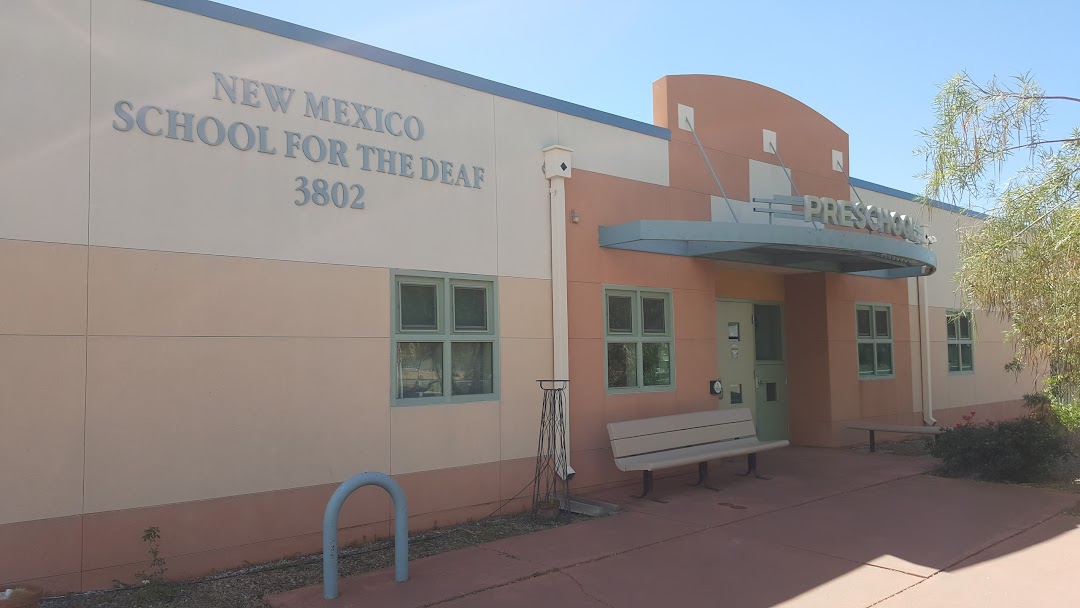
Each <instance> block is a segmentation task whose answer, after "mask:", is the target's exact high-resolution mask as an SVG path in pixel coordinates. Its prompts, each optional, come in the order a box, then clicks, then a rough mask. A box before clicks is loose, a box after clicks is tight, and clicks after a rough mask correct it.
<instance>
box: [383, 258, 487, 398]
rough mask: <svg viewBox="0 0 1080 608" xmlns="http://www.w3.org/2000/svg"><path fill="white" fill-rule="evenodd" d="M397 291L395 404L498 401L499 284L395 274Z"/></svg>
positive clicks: (462, 278) (394, 330)
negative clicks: (496, 311) (497, 286)
mask: <svg viewBox="0 0 1080 608" xmlns="http://www.w3.org/2000/svg"><path fill="white" fill-rule="evenodd" d="M393 290H394V291H393V323H394V326H393V334H394V339H393V346H392V348H393V353H394V364H393V365H394V370H393V401H394V403H395V404H396V405H412V404H423V403H447V402H466V401H483V400H491V399H496V398H498V378H497V374H496V369H495V368H496V360H497V356H498V355H497V352H496V350H497V344H498V336H497V333H496V324H495V321H496V319H495V313H494V311H495V282H494V281H492V280H487V279H477V278H472V277H456V276H442V275H436V274H423V275H418V276H412V275H397V274H395V276H394V280H393Z"/></svg>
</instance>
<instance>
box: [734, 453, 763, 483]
mask: <svg viewBox="0 0 1080 608" xmlns="http://www.w3.org/2000/svg"><path fill="white" fill-rule="evenodd" d="M750 473H753V474H754V477H757V478H758V479H769V478H768V477H765V476H764V475H762V474H761V473H758V470H757V454H747V455H746V472H745V473H736V475H739V476H741V477H746V476H747V475H749V474H750Z"/></svg>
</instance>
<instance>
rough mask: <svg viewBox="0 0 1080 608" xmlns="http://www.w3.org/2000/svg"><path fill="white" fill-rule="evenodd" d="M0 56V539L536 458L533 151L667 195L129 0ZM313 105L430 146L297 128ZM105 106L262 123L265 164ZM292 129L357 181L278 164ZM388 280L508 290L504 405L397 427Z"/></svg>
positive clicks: (475, 113)
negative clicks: (388, 121) (399, 276)
mask: <svg viewBox="0 0 1080 608" xmlns="http://www.w3.org/2000/svg"><path fill="white" fill-rule="evenodd" d="M44 34H47V35H44ZM0 57H2V58H3V59H4V70H3V71H2V72H0V73H2V74H3V79H4V80H3V82H2V83H0V84H2V85H3V87H4V88H5V90H19V91H20V96H19V97H18V98H12V100H11V101H12V103H13V104H15V105H13V106H12V107H11V108H10V109H9V111H6V112H4V113H3V114H0V121H2V127H3V130H4V132H5V137H6V139H7V140H8V141H9V142H18V144H19V145H8V146H5V147H4V148H3V150H0V179H3V180H4V182H5V183H6V184H8V190H7V194H6V195H5V196H4V198H3V204H0V284H3V285H5V289H4V290H2V291H0V360H2V361H3V362H4V365H3V366H2V371H0V374H2V375H3V378H2V382H0V404H2V405H3V411H4V416H5V419H12V420H14V421H13V422H12V421H7V422H5V425H6V426H5V428H6V429H8V430H9V431H15V432H16V433H15V435H16V436H14V437H11V438H10V439H5V441H3V442H0V460H2V461H4V462H18V463H20V464H19V466H16V467H4V469H3V471H2V472H0V484H3V485H4V486H5V487H27V488H30V489H31V490H32V491H31V492H28V493H27V494H26V497H25V498H20V499H19V500H17V501H5V502H4V504H3V506H0V524H8V523H13V522H24V521H28V520H34V519H40V518H49V517H60V516H65V515H77V514H81V513H98V512H106V511H113V510H120V509H130V508H136V507H152V506H156V505H168V504H173V503H182V502H186V501H194V500H205V499H213V498H220V497H225V496H230V495H235V494H249V493H259V492H268V491H275V490H287V489H291V488H302V487H308V486H318V485H320V484H326V483H333V482H336V481H340V480H341V479H344V478H345V477H347V476H348V475H351V474H354V473H356V472H359V471H364V470H384V471H388V472H390V473H393V474H410V473H417V472H422V471H433V470H444V469H455V468H460V467H467V466H471V465H480V464H483V463H490V462H494V461H499V460H511V459H516V458H527V457H529V456H531V455H532V453H533V451H534V450H535V437H536V432H537V427H538V417H539V404H540V398H541V394H540V391H539V389H538V388H537V385H536V382H535V381H536V379H538V378H547V377H550V376H551V374H552V371H551V370H552V367H551V363H552V357H553V352H552V342H551V340H552V338H551V336H552V328H551V321H550V319H551V291H552V287H551V281H550V277H551V268H550V230H549V223H550V217H549V203H548V184H547V180H546V179H545V178H544V174H543V171H542V163H543V154H542V150H543V148H544V147H546V146H550V145H553V144H562V145H566V146H570V147H573V148H574V149H575V153H574V166H575V168H577V169H583V170H587V171H593V172H597V173H606V174H609V175H614V176H618V177H622V178H626V179H630V180H635V181H640V182H648V183H652V184H657V185H666V184H667V183H668V174H667V172H668V160H667V154H668V148H667V142H666V141H665V140H663V139H658V138H655V137H650V136H647V135H642V134H639V133H635V132H631V131H627V130H624V129H620V128H617V127H612V126H609V125H606V124H600V123H592V122H590V121H587V120H584V119H581V118H578V117H575V116H570V115H567V114H564V113H560V112H556V111H553V110H549V109H545V108H540V107H537V106H532V105H529V104H525V103H522V102H518V101H514V100H510V99H504V98H500V97H496V96H494V95H491V94H489V93H483V92H480V91H476V90H472V89H468V88H464V87H461V86H457V85H453V84H450V83H447V82H444V81H440V80H436V79H432V78H428V77H424V76H419V75H416V74H414V73H411V72H407V71H404V70H401V69H397V68H391V67H388V66H384V65H381V64H377V63H373V62H369V61H366V60H362V59H359V58H356V57H353V56H349V55H345V54H341V53H337V52H333V51H329V50H326V49H323V48H319V47H315V46H311V45H308V44H304V43H300V42H296V41H293V40H288V39H285V38H281V37H277V36H272V35H269V34H265V33H261V32H257V31H255V30H251V29H247V28H243V27H239V26H236V25H231V24H227V23H224V22H219V21H216V20H213V19H208V18H203V17H199V16H196V15H193V14H190V13H186V12H183V11H178V10H173V9H169V8H165V7H162V6H159V5H155V4H151V3H146V2H140V1H137V0H109V1H101V0H95V1H90V2H60V1H51V2H30V1H29V0H26V1H22V0H20V1H18V2H12V3H10V4H9V5H6V6H5V18H4V20H3V22H2V23H0ZM11 59H17V61H12V60H11ZM214 72H221V73H222V74H225V75H229V76H237V77H238V78H250V79H254V80H259V81H262V80H265V81H267V82H269V83H273V84H278V85H283V86H286V87H292V88H294V89H295V90H296V92H295V93H294V97H293V99H292V101H291V104H290V106H289V110H288V112H287V113H284V114H283V113H281V112H275V111H273V110H272V109H271V108H270V107H269V105H268V101H267V100H266V98H265V96H262V95H260V97H259V99H260V101H261V107H260V108H253V107H248V106H245V105H242V104H241V103H236V104H234V103H232V102H230V101H229V99H228V98H227V96H225V95H219V97H221V98H220V99H214V94H215V80H214V76H213V73H214ZM91 74H92V78H91ZM305 91H311V92H313V93H315V94H316V96H322V95H327V96H329V97H331V98H333V97H337V98H341V99H346V100H350V101H357V102H361V103H364V104H369V105H373V106H379V107H383V108H386V109H387V111H390V110H398V111H401V112H403V113H405V114H413V115H416V116H418V117H420V118H421V119H422V120H423V121H424V126H425V134H424V137H423V138H422V139H420V141H412V140H410V139H408V138H407V137H404V136H403V137H394V136H391V135H389V134H386V133H375V132H371V131H366V130H363V129H359V128H352V127H346V126H342V125H335V124H333V123H332V122H331V123H327V122H322V121H318V120H315V119H312V118H308V117H305V116H304V109H305V103H306V99H305V97H304V92H305ZM260 93H262V91H260ZM122 100H126V101H130V102H131V103H132V105H133V110H132V114H134V113H135V112H134V110H137V109H138V108H139V107H140V106H143V105H146V104H153V105H155V106H158V107H160V108H161V109H163V110H169V109H172V110H177V111H179V112H189V113H192V114H194V115H195V117H196V120H198V119H199V118H201V117H203V116H207V115H212V116H214V117H216V118H218V119H220V120H221V121H222V122H223V123H224V124H225V125H229V124H231V123H232V122H234V121H243V122H244V123H246V124H248V125H250V126H251V127H252V128H257V127H258V126H260V125H261V126H265V127H267V130H268V133H269V134H270V137H271V140H270V145H271V146H273V147H276V148H277V154H275V155H269V154H260V153H258V152H257V151H256V150H250V151H247V152H244V151H239V150H236V149H234V148H233V147H231V146H230V145H229V144H228V143H227V142H226V143H224V144H222V145H220V146H209V145H207V144H205V143H202V142H200V141H199V140H198V138H197V137H196V139H195V141H194V142H186V141H180V140H176V139H168V138H166V137H165V136H156V137H155V136H151V135H148V134H146V133H143V132H141V131H140V130H139V127H137V126H136V127H134V128H132V129H131V130H129V131H126V132H125V131H121V130H118V129H117V128H115V127H114V122H115V123H117V124H120V125H122V123H123V121H122V120H121V119H119V118H118V117H117V115H116V113H115V111H114V106H115V104H116V103H117V102H118V101H122ZM331 109H332V108H331ZM147 122H148V127H149V128H150V130H155V129H157V128H163V129H164V128H167V120H166V118H165V117H164V116H159V115H157V114H156V113H155V112H151V113H149V114H148V118H147ZM285 130H290V131H296V132H299V133H301V134H303V135H308V134H315V135H318V136H320V137H322V138H323V139H324V140H328V139H329V138H335V139H340V140H342V141H344V142H346V143H347V144H348V148H347V151H346V153H345V154H346V158H347V159H348V160H349V163H350V167H348V168H345V167H341V166H333V165H329V164H327V163H326V162H322V163H313V162H310V161H308V160H306V159H304V158H303V157H302V156H300V155H298V156H299V157H298V158H286V157H285V155H284V134H283V132H284V131H285ZM358 143H362V144H365V145H371V146H381V147H384V148H390V149H394V150H397V151H399V152H406V153H410V154H412V155H413V156H414V159H415V161H414V162H418V161H419V158H420V157H421V156H430V157H432V158H436V159H446V160H451V161H454V162H455V163H464V164H466V165H467V166H469V167H470V168H471V167H472V166H474V165H475V166H482V167H483V168H484V182H483V186H482V187H481V188H479V189H478V188H464V187H458V186H449V185H445V184H441V183H439V182H438V181H435V182H429V181H423V180H421V179H419V178H418V177H417V178H414V179H407V178H403V177H400V176H394V175H385V174H379V173H377V172H375V171H363V170H361V169H360V164H361V153H360V151H358V150H356V149H355V145H356V144H358ZM415 170H416V172H417V173H418V174H419V171H420V168H419V166H418V165H416V166H415ZM298 176H305V177H308V178H309V179H314V178H318V177H322V178H325V179H327V180H328V181H330V182H334V181H342V182H343V183H347V184H352V183H358V184H361V185H362V186H363V187H364V188H365V190H366V193H365V196H364V201H365V203H366V207H365V209H363V210H353V209H347V208H346V209H338V208H335V207H334V206H333V205H327V206H325V207H316V206H315V205H313V204H311V203H309V204H308V205H306V206H303V207H299V206H297V205H295V204H294V203H293V201H294V199H296V198H297V192H296V191H295V187H296V178H297V177H298ZM391 270H427V271H446V272H453V273H463V274H480V275H488V276H494V277H497V281H498V294H499V302H498V306H499V325H500V338H499V351H498V352H499V370H500V378H499V380H500V387H501V391H500V397H501V398H500V399H499V400H498V401H491V402H482V403H473V404H455V405H428V406H411V407H402V408H391V407H390V404H389V400H390V386H389V385H390V380H389V376H390V364H389V357H390V327H389V326H390V318H391V315H390V304H391V297H390V272H391ZM42 429H47V430H48V433H47V434H43V433H41V432H40V431H41V430H42ZM20 496H21V495H20Z"/></svg>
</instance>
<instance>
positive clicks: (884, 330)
mask: <svg viewBox="0 0 1080 608" xmlns="http://www.w3.org/2000/svg"><path fill="white" fill-rule="evenodd" d="M890 335H892V328H891V327H890V326H889V309H888V308H875V309H874V336H875V337H877V338H888V337H889V336H890Z"/></svg>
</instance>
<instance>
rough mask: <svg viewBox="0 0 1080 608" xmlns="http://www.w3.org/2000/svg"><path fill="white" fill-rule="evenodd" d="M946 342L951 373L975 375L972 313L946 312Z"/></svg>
mask: <svg viewBox="0 0 1080 608" xmlns="http://www.w3.org/2000/svg"><path fill="white" fill-rule="evenodd" d="M945 341H946V342H947V344H946V349H947V354H948V365H949V373H950V374H972V373H975V318H974V317H973V316H972V314H971V313H970V312H967V311H963V310H948V311H945Z"/></svg>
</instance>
